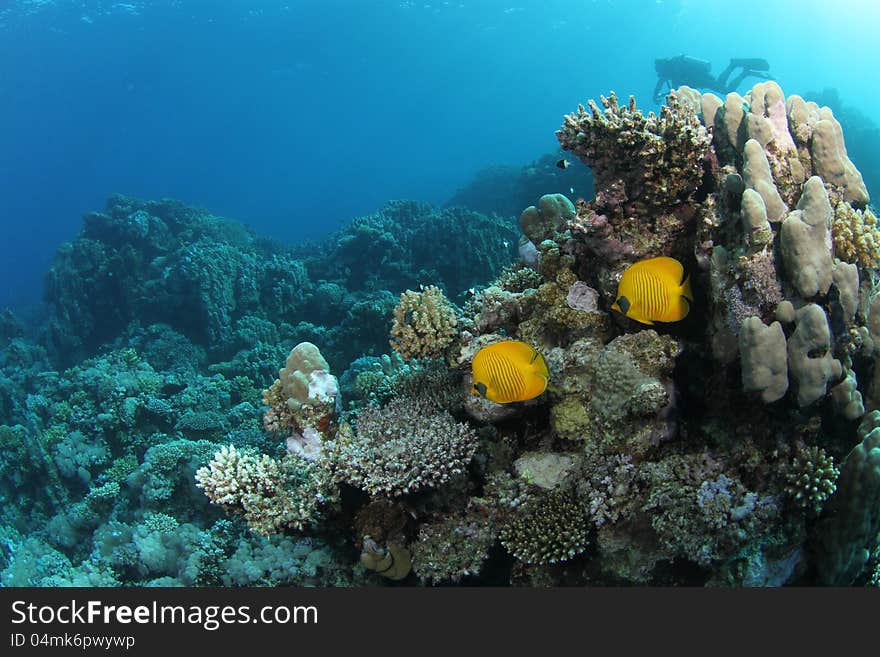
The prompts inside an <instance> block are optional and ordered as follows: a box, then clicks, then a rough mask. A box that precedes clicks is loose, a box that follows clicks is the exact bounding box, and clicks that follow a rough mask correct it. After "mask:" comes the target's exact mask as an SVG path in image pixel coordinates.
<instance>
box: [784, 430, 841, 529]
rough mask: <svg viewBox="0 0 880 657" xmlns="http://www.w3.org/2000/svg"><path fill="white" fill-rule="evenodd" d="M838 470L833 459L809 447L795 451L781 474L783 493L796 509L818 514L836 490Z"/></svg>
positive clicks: (820, 449) (814, 447)
mask: <svg viewBox="0 0 880 657" xmlns="http://www.w3.org/2000/svg"><path fill="white" fill-rule="evenodd" d="M839 474H840V470H839V469H838V468H837V467H836V466H835V465H834V458H833V457H831V456H830V455H829V454H826V453H825V450H824V449H822V448H821V447H817V446H816V445H813V446H812V447H804V446H801V448H800V449H799V450H798V451H797V453H796V454H795V456H794V459H792V461H791V463H790V464H789V466H788V472H787V473H786V474H785V481H786V485H785V492H786V493H788V494H789V495H790V496H791V498H792V499H793V500H794V502H795V504H797V505H798V506H800V507H802V508H805V509H811V510H812V511H814V512H815V513H818V512H819V511H820V510H821V508H822V504H823V503H824V502H825V500H827V499H828V498H829V497H830V496H831V495H832V494H833V493H834V491H835V490H837V484H836V481H837V476H838V475H839Z"/></svg>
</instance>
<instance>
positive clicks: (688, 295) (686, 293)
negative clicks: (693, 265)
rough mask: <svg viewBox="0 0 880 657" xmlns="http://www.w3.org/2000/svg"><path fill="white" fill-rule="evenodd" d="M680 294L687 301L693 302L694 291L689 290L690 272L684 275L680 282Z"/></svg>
mask: <svg viewBox="0 0 880 657" xmlns="http://www.w3.org/2000/svg"><path fill="white" fill-rule="evenodd" d="M681 296H683V297H684V298H685V299H687V300H688V301H691V302H693V300H694V293H693V291H692V290H691V277H690V274H688V275H687V276H685V279H684V283H682V284H681Z"/></svg>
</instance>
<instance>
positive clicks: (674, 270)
mask: <svg viewBox="0 0 880 657" xmlns="http://www.w3.org/2000/svg"><path fill="white" fill-rule="evenodd" d="M644 262H645V266H647V267H650V269H651V270H653V271H654V273H655V274H657V275H658V276H663V277H666V276H668V277H669V278H670V279H671V280H673V281H674V282H675V284H676V285H681V279H682V278H684V267H682V266H681V263H680V262H679V261H678V260H676V259H675V258H669V257H667V256H660V257H658V258H651V259H650V260H646V261H644Z"/></svg>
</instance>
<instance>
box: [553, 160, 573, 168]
mask: <svg viewBox="0 0 880 657" xmlns="http://www.w3.org/2000/svg"><path fill="white" fill-rule="evenodd" d="M556 166H558V167H559V168H560V169H567V168H568V167H570V166H571V162H569V161H568V160H566V159H565V158H562V159H561V160H559V162H557V163H556Z"/></svg>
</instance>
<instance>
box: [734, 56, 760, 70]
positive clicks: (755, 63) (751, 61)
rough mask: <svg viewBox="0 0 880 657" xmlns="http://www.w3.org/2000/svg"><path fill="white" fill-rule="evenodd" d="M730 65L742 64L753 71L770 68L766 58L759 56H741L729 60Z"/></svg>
mask: <svg viewBox="0 0 880 657" xmlns="http://www.w3.org/2000/svg"><path fill="white" fill-rule="evenodd" d="M730 64H731V66H742V67H743V68H750V69H752V70H755V71H766V70H768V69H769V68H770V63H769V62H768V61H767V60H766V59H762V58H760V57H741V58H737V59H731V60H730Z"/></svg>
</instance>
